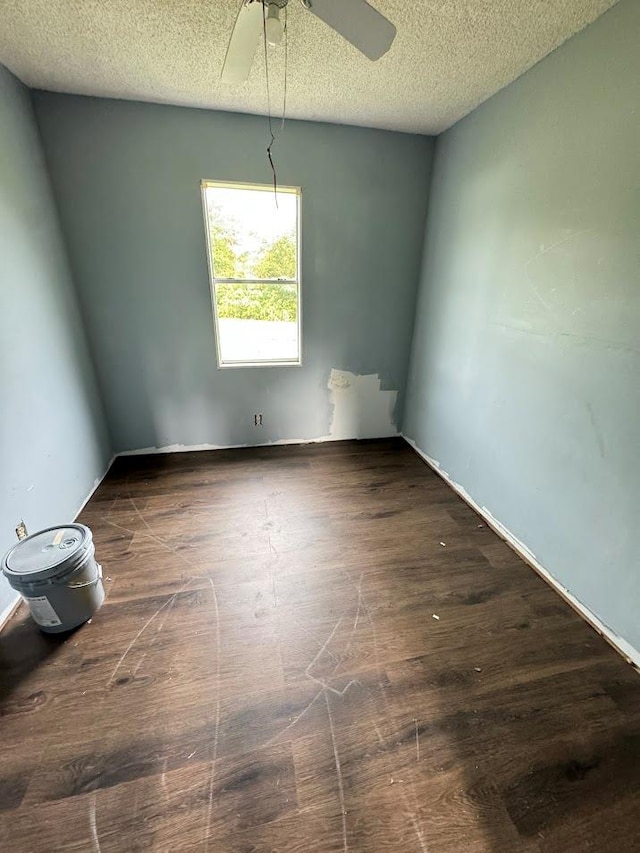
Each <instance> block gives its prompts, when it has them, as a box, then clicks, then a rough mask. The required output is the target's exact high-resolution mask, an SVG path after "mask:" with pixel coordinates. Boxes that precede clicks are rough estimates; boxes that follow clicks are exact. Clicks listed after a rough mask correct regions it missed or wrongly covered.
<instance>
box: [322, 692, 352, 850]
mask: <svg viewBox="0 0 640 853" xmlns="http://www.w3.org/2000/svg"><path fill="white" fill-rule="evenodd" d="M324 701H325V702H326V704H327V714H328V715H329V731H330V732H331V744H332V746H333V760H334V763H335V766H336V775H337V777H338V795H339V797H340V813H341V816H342V849H343V850H344V851H345V853H346V851H348V850H349V844H348V842H347V811H346V809H345V804H344V784H343V781H342V768H341V767H340V756H339V754H338V745H337V743H336V733H335V730H334V728H333V716H332V715H331V705H330V704H329V695H328V694H327V693H326V692H325V694H324Z"/></svg>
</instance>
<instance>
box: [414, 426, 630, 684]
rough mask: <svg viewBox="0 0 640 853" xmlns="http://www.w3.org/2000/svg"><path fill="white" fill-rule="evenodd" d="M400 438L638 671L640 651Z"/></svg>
mask: <svg viewBox="0 0 640 853" xmlns="http://www.w3.org/2000/svg"><path fill="white" fill-rule="evenodd" d="M402 438H404V440H405V441H406V442H407V444H408V445H409V446H410V447H411V448H412V449H413V450H414V451H415V453H417V454H418V456H420V458H421V459H422V460H423V461H424V462H426V463H427V465H428V466H429V467H430V468H431V469H432V470H433V471H435V473H436V474H438V476H439V477H441V478H442V479H443V480H444V481H445V483H447V485H448V486H450V487H451V488H452V489H453V491H454V492H456V493H457V494H458V495H460V497H461V498H462V500H463V501H465V503H467V504H469V506H470V507H471V508H472V509H474V510H475V511H476V512H477V513H478V515H480V516H482V518H483V519H484V520H485V521H486V522H487V524H488V525H489V527H490V528H491V529H492V530H493V531H494V532H495V533H497V534H498V536H499V537H500V538H501V539H504V541H505V542H506V543H507V545H509V546H510V547H511V548H513V550H514V551H515V552H516V554H518V556H519V557H521V558H522V559H523V560H524V561H525V563H527V564H528V565H529V566H531V568H532V569H533V570H534V571H535V572H536V573H537V574H539V575H540V577H541V578H542V579H543V580H545V581H546V582H547V583H548V584H549V586H551V587H552V588H553V589H554V590H555V592H557V593H558V595H560V596H561V598H563V599H564V600H565V601H566V602H567V604H569V605H570V606H571V607H572V608H573V609H574V610H575V611H576V612H577V613H578V614H579V615H580V616H582V618H583V619H584V620H585V621H586V622H588V623H589V625H591V627H592V628H593V629H594V630H595V631H597V632H598V634H600V635H601V636H602V637H604V639H605V640H606V641H607V642H608V643H609V644H610V645H611V646H613V648H614V649H615V650H616V651H617V652H618V653H619V654H620V655H622V657H623V658H624V659H625V660H626V661H627V663H630V664H631V665H632V666H634V667H636V668H637V669H638V668H640V651H638V650H637V649H636V648H634V647H633V646H632V645H631V644H630V643H628V642H627V641H626V640H625V639H624V637H620V636H619V635H618V634H616V633H615V631H613V630H612V629H611V628H610V627H609V626H608V625H605V623H604V622H603V621H602V620H601V619H599V618H598V617H597V616H596V614H595V613H594V612H593V611H592V610H590V609H589V608H588V607H587V606H586V605H585V604H583V603H582V602H581V601H579V600H578V599H577V598H576V597H575V596H574V595H573V594H572V593H571V592H569V590H568V589H566V588H565V587H563V586H562V584H561V583H559V581H557V580H556V578H554V577H553V575H552V574H551V572H550V571H549V570H548V569H546V568H545V567H544V566H543V565H542V564H541V563H539V562H538V560H537V559H536V557H535V555H534V554H532V553H531V551H530V550H529V549H528V548H527V546H526V545H525V544H524V542H521V541H520V540H519V539H518V538H517V537H516V536H514V535H513V533H511V531H510V530H508V529H507V528H506V527H505V526H504V525H503V524H501V522H499V521H498V519H497V518H494V516H493V515H492V514H491V513H490V512H489V510H488V509H487V508H486V507H485V506H480V505H479V504H478V503H476V501H475V500H474V499H473V498H472V497H471V495H470V494H469V493H468V492H467V490H466V489H465V488H464V486H461V485H460V484H459V483H456V482H455V480H453V479H452V478H451V476H450V475H449V474H448V473H447V472H446V471H444V470H443V469H442V468H441V467H440V463H439V462H437V461H436V460H435V459H432V458H431V457H430V456H427V454H426V453H424V451H422V450H420V448H419V447H418V445H417V444H416V443H415V441H413V440H412V439H410V438H408V437H407V436H406V435H404V434H403V435H402Z"/></svg>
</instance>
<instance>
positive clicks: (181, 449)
mask: <svg viewBox="0 0 640 853" xmlns="http://www.w3.org/2000/svg"><path fill="white" fill-rule="evenodd" d="M398 437H404V436H401V434H400V433H399V432H395V433H391V434H389V435H380V436H372V437H368V436H367V437H365V438H358V437H356V436H354V437H353V438H336V437H335V436H333V435H323V436H320V437H319V438H279V439H277V440H275V441H264V442H261V443H258V444H167V445H165V446H164V447H141V448H140V449H139V450H121V451H120V453H116V456H148V455H152V454H155V453H191V452H192V451H198V450H244V449H246V448H250V447H282V446H283V445H289V444H324V443H325V442H330V441H331V442H340V441H376V440H378V439H380V440H382V439H385V438H398Z"/></svg>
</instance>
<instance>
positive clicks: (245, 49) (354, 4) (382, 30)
mask: <svg viewBox="0 0 640 853" xmlns="http://www.w3.org/2000/svg"><path fill="white" fill-rule="evenodd" d="M288 2H289V0H243V2H242V6H241V7H240V11H239V13H238V18H237V20H236V24H235V27H234V28H233V33H232V35H231V41H230V42H229V47H228V49H227V55H226V58H225V61H224V66H223V68H222V79H223V80H224V81H226V82H229V83H243V82H244V81H245V80H246V79H247V77H248V76H249V72H250V70H251V65H252V64H253V58H254V56H255V52H256V48H257V46H258V40H259V38H260V34H261V33H262V32H263V31H264V34H265V35H266V39H267V41H268V42H269V44H279V43H280V41H281V40H282V35H283V32H284V26H283V23H282V21H281V20H280V13H281V11H282V9H284V7H285V6H286V5H287V3H288ZM301 3H302V5H303V6H304V7H305V9H307V11H309V12H311V14H312V15H315V16H316V17H317V18H320V20H321V21H324V22H325V24H328V26H330V27H331V29H333V30H335V31H336V32H337V33H339V34H340V35H341V36H342V37H343V38H345V39H346V40H347V41H349V42H351V44H352V45H353V46H354V47H356V48H357V49H358V50H359V51H360V52H361V53H364V55H365V56H367V57H368V58H369V59H371V60H376V59H380V57H381V56H383V54H385V53H386V52H387V51H388V50H389V48H390V47H391V44H392V42H393V40H394V38H395V35H396V28H395V27H394V25H393V24H392V23H391V21H388V20H387V19H386V18H385V17H384V15H381V14H380V12H378V11H377V10H376V9H374V8H373V6H370V5H369V4H368V3H367V2H366V0H301Z"/></svg>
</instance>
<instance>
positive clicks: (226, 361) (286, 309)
mask: <svg viewBox="0 0 640 853" xmlns="http://www.w3.org/2000/svg"><path fill="white" fill-rule="evenodd" d="M202 199H203V206H204V218H205V230H206V237H207V247H208V254H209V272H210V277H211V295H212V300H213V316H214V321H215V330H216V343H217V348H218V366H219V367H247V366H250V367H260V366H273V365H274V364H282V365H292V364H300V362H301V358H300V352H301V349H300V251H299V246H300V228H299V223H300V189H299V188H297V187H279V188H278V192H277V204H276V194H275V193H274V190H273V187H272V186H262V185H253V184H222V183H216V182H214V181H203V182H202Z"/></svg>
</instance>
